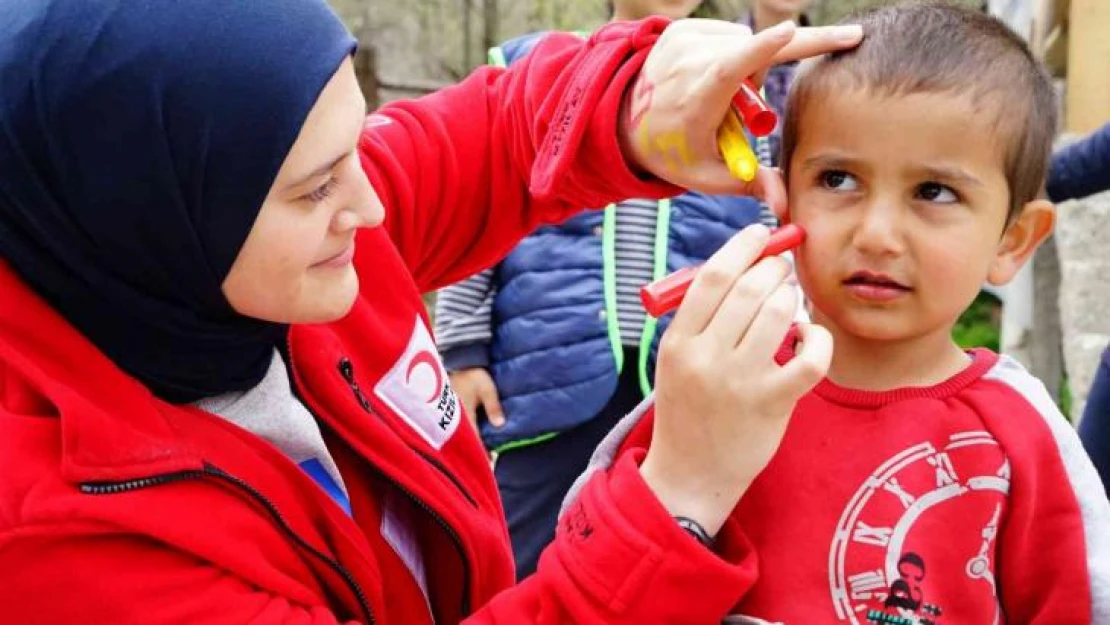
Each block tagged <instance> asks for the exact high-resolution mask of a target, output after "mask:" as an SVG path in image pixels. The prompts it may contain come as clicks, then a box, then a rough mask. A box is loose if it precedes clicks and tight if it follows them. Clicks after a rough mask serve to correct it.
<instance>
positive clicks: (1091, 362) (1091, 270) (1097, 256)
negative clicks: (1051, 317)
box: [1055, 193, 1110, 420]
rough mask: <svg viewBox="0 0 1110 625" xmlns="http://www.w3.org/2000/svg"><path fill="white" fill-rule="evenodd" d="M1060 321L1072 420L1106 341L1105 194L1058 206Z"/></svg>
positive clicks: (1109, 295) (1109, 231) (1109, 335)
mask: <svg viewBox="0 0 1110 625" xmlns="http://www.w3.org/2000/svg"><path fill="white" fill-rule="evenodd" d="M1055 239H1056V250H1057V253H1058V254H1059V259H1060V299H1059V302H1060V325H1061V327H1062V330H1063V346H1064V367H1065V370H1066V371H1067V373H1068V382H1069V386H1070V388H1071V393H1072V414H1071V417H1072V419H1073V420H1076V419H1078V417H1079V415H1081V414H1082V412H1083V406H1084V405H1085V403H1086V399H1087V392H1088V390H1089V389H1090V387H1091V381H1092V380H1093V379H1094V374H1095V371H1096V370H1097V368H1098V363H1099V358H1100V356H1101V354H1102V350H1103V349H1105V348H1106V346H1107V344H1110V193H1103V194H1101V195H1095V196H1092V197H1089V198H1085V199H1082V200H1077V201H1072V202H1064V203H1063V204H1060V206H1059V221H1058V224H1057V228H1056V236H1055Z"/></svg>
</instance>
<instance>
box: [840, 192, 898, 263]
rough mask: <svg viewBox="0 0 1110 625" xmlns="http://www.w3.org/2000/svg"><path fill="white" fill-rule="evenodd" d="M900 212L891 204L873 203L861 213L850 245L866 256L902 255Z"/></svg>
mask: <svg viewBox="0 0 1110 625" xmlns="http://www.w3.org/2000/svg"><path fill="white" fill-rule="evenodd" d="M901 212H902V211H901V210H899V209H898V208H897V207H896V206H894V205H893V204H891V203H885V202H884V203H874V204H872V205H870V206H868V207H867V208H866V209H865V210H864V211H863V213H862V215H861V218H860V222H859V224H858V225H857V227H856V230H855V234H854V236H853V237H852V243H853V245H855V247H856V249H858V250H859V251H860V252H861V253H863V254H866V255H868V256H897V255H899V254H901V253H902V251H903V249H904V247H903V240H902V223H901V222H902V216H901Z"/></svg>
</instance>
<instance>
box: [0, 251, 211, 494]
mask: <svg viewBox="0 0 1110 625" xmlns="http://www.w3.org/2000/svg"><path fill="white" fill-rule="evenodd" d="M0 300H2V301H3V302H4V305H3V306H0V411H9V410H12V409H13V403H14V402H15V397H16V395H17V394H18V396H19V398H20V401H19V402H18V403H19V406H20V407H19V408H18V409H17V410H18V411H19V412H20V413H23V414H26V412H27V411H28V410H30V411H31V413H32V414H31V416H38V417H45V418H57V419H58V420H59V423H60V428H61V434H62V439H61V462H62V464H61V470H62V475H63V477H65V479H67V480H70V481H73V482H96V481H122V480H128V479H135V478H139V477H148V476H151V475H158V474H163V473H171V472H175V471H182V470H188V469H199V468H200V467H201V466H202V462H201V459H200V456H199V454H198V453H197V452H196V450H194V449H191V448H190V447H189V445H188V444H187V443H186V442H185V439H184V438H183V437H181V436H179V435H178V434H177V431H176V429H175V426H174V417H175V416H182V415H183V408H181V407H177V406H173V405H171V404H168V403H166V402H163V401H161V400H159V399H158V398H156V397H154V396H153V395H151V393H150V392H149V391H148V390H147V389H146V388H145V387H143V386H142V385H141V384H140V383H139V382H137V381H136V380H134V379H133V378H131V377H130V376H129V375H127V374H126V373H125V372H123V371H122V370H121V369H119V368H118V367H117V366H116V365H115V364H114V363H112V362H111V361H110V360H109V359H108V358H107V357H106V356H105V355H104V354H103V353H101V352H100V351H99V350H98V349H97V348H96V347H95V346H94V345H93V344H92V343H91V342H89V341H88V339H86V338H85V337H84V336H82V335H81V334H80V332H78V331H77V330H76V329H75V328H74V327H73V326H72V325H70V324H69V322H67V321H66V320H65V319H64V318H62V317H61V316H60V315H59V314H58V313H57V312H56V311H54V310H53V309H52V308H51V307H50V306H49V305H48V304H47V303H46V301H44V300H43V299H42V298H41V297H40V296H39V295H37V294H36V293H35V292H33V291H32V290H31V289H30V287H29V286H28V285H27V284H26V283H25V282H23V280H21V279H20V278H19V276H18V275H17V274H16V273H15V271H14V270H13V269H12V268H11V266H10V265H8V264H7V263H4V262H2V261H0ZM28 398H31V399H32V401H27V400H28ZM31 406H33V408H29V407H31Z"/></svg>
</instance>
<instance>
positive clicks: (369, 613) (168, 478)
mask: <svg viewBox="0 0 1110 625" xmlns="http://www.w3.org/2000/svg"><path fill="white" fill-rule="evenodd" d="M206 477H208V478H215V479H217V480H220V481H223V482H226V483H229V484H231V485H232V486H234V487H235V488H236V489H238V490H240V491H242V492H244V493H246V494H247V495H248V496H250V497H251V498H252V499H254V500H255V501H257V502H258V503H260V504H262V507H263V508H265V509H266V511H267V512H268V513H269V514H270V517H271V518H273V520H274V521H275V522H276V523H277V526H278V527H279V528H280V529H281V531H282V533H284V534H285V535H286V536H288V537H289V538H291V539H293V542H294V543H296V544H297V545H298V546H299V547H301V548H302V549H304V550H305V551H307V552H308V553H310V554H312V556H314V557H315V558H316V559H318V560H320V561H321V562H323V563H324V564H326V565H328V567H329V568H331V569H332V570H333V571H335V572H336V573H338V574H339V576H340V577H342V578H343V579H344V581H346V582H347V586H348V587H349V588H350V589H351V591H352V592H353V593H354V594H355V597H356V598H357V599H358V604H359V607H360V608H362V612H363V614H364V615H365V616H366V622H367V624H368V625H374V623H375V620H374V611H373V610H371V609H370V603H369V602H368V601H367V600H366V593H365V592H363V590H362V587H361V586H359V584H358V582H357V581H355V578H354V575H352V574H351V572H350V571H348V570H347V569H346V568H345V567H344V566H343V565H342V564H340V563H339V562H338V561H337V560H335V559H334V558H330V557H328V556H327V555H326V554H324V553H323V552H321V551H320V550H318V549H316V548H315V547H313V546H312V545H310V544H308V541H306V540H305V539H303V538H301V536H300V535H299V534H297V533H296V532H294V531H293V528H292V527H290V526H289V523H288V522H287V521H286V520H285V516H284V515H282V513H281V511H280V510H278V509H277V506H275V505H274V503H273V502H272V501H270V499H269V498H267V497H266V496H265V495H263V494H262V493H260V492H259V491H258V490H257V489H256V488H254V487H253V486H251V485H250V484H248V483H246V482H244V481H243V480H241V479H239V478H237V477H235V476H234V475H231V474H230V473H227V472H226V471H224V470H223V469H220V468H218V467H216V466H213V465H210V464H208V463H205V464H204V468H203V469H202V470H195V469H194V470H189V471H178V472H175V473H165V474H162V475H152V476H150V477H144V478H139V479H134V480H127V481H124V482H86V483H83V484H81V492H83V493H86V494H89V495H115V494H118V493H125V492H128V491H134V490H139V489H142V488H150V487H153V486H161V485H164V484H172V483H174V482H182V481H185V480H193V479H203V478H206Z"/></svg>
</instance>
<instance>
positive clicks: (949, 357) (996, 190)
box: [594, 4, 1110, 625]
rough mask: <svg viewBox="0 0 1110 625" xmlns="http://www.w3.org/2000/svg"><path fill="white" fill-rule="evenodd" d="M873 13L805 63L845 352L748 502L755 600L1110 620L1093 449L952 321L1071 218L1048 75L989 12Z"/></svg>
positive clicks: (806, 606) (810, 169)
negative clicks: (1048, 187)
mask: <svg viewBox="0 0 1110 625" xmlns="http://www.w3.org/2000/svg"><path fill="white" fill-rule="evenodd" d="M855 21H858V22H860V23H862V24H863V26H864V33H865V35H864V42H863V44H862V45H860V46H859V48H858V49H856V50H853V51H851V52H847V53H843V54H834V55H832V56H829V57H826V58H823V59H820V60H818V61H816V62H813V63H811V64H810V65H808V66H805V67H803V68H802V69H801V71H800V73H799V76H798V77H797V78H796V82H795V85H794V88H793V91H792V92H791V99H790V101H789V104H788V115H787V118H786V120H785V131H784V132H785V135H784V146H783V147H784V152H783V156H784V160H783V163H784V165H785V167H786V171H787V177H788V184H789V193H790V204H791V207H792V209H791V218H792V219H793V221H794V222H795V223H798V224H800V225H802V226H803V227H804V228H805V229H806V230H807V232H808V235H809V236H808V239H807V241H806V243H805V245H804V246H803V247H802V248H800V250H799V251H798V253H797V256H796V259H797V268H798V274H799V279H800V281H801V284H802V286H803V288H804V290H805V292H806V294H807V296H808V297H809V299H810V301H811V302H812V304H813V316H814V321H816V322H817V323H820V324H821V325H823V326H824V327H826V328H827V329H828V330H829V332H830V333H831V334H832V336H833V338H834V344H835V350H834V355H833V361H832V365H831V368H830V370H829V373H828V377H827V379H826V380H824V381H822V382H821V383H820V384H819V385H818V386H817V387H815V388H814V389H813V391H811V392H810V393H809V394H807V395H806V396H805V397H803V399H802V400H801V401H800V402H799V403H798V404H797V406H796V408H795V410H794V414H793V416H792V418H791V422H790V425H789V427H788V428H787V430H786V433H785V435H784V437H783V440H782V442H781V445H780V447H779V451H778V452H777V455H776V456H775V457H774V459H773V460H772V461H771V462H770V464H769V465H768V466H767V468H766V470H765V471H764V472H763V473H762V474H761V475H760V476H759V478H758V479H757V480H756V481H755V482H753V483H752V485H751V486H750V488H749V489H748V490H747V491H746V493H745V494H744V496H743V498H742V499H741V500H740V503H739V505H738V506H737V507H736V509H735V511H734V512H733V515H732V520H733V521H734V522H736V523H738V524H739V525H740V527H742V528H743V530H744V532H745V533H746V535H747V537H748V538H749V539H750V540H751V542H752V543H753V544H754V546H755V551H756V552H757V553H758V571H759V573H758V577H757V579H756V580H755V581H754V583H753V584H752V585H750V586H748V587H746V588H740V589H737V592H738V595H739V602H738V605H737V608H736V610H735V611H736V613H737V614H744V615H748V616H749V617H751V618H754V619H763V620H766V621H771V622H782V623H788V624H794V623H831V622H850V623H905V624H912V623H949V624H960V625H965V624H979V623H984V624H990V623H1000V622H1009V623H1091V622H1094V623H1108V622H1110V536H1108V534H1110V504H1108V503H1107V501H1106V498H1105V494H1104V492H1103V490H1102V487H1101V485H1100V483H1099V480H1098V477H1097V475H1096V474H1095V472H1094V470H1093V468H1092V466H1091V463H1090V461H1089V460H1088V458H1087V457H1086V456H1085V455H1084V453H1083V450H1082V448H1081V447H1080V445H1079V442H1078V440H1077V438H1076V436H1075V434H1074V432H1073V431H1072V429H1071V427H1070V426H1069V425H1068V423H1067V421H1066V420H1065V419H1064V417H1063V416H1061V415H1060V413H1059V412H1058V410H1057V409H1056V406H1055V405H1054V403H1053V401H1052V398H1050V397H1049V396H1048V395H1047V393H1046V392H1045V390H1044V387H1043V385H1042V384H1041V383H1040V382H1039V381H1037V380H1036V379H1035V378H1033V377H1032V376H1031V375H1029V374H1028V373H1026V372H1025V371H1024V370H1023V369H1022V368H1021V366H1020V365H1018V364H1017V363H1016V362H1014V361H1012V360H1010V359H1008V358H1006V357H1000V356H998V355H996V354H994V353H992V352H990V351H988V350H982V349H975V350H971V351H964V350H962V349H960V348H959V347H958V346H957V345H956V344H955V343H954V342H953V341H952V338H951V330H952V326H953V324H954V323H955V321H956V319H957V317H958V316H959V315H960V313H961V312H962V311H963V310H964V308H965V307H966V306H967V305H968V304H969V303H970V302H971V301H972V299H973V298H974V297H975V295H976V293H977V292H978V291H979V288H980V287H981V285H982V284H983V283H984V282H990V283H993V284H1003V283H1005V282H1007V281H1008V280H1009V279H1010V278H1011V277H1012V276H1013V275H1014V274H1015V273H1016V272H1017V271H1018V269H1019V268H1020V267H1021V266H1022V265H1023V264H1024V263H1025V262H1027V261H1028V260H1029V258H1030V257H1031V256H1032V254H1033V251H1034V250H1035V249H1036V247H1037V246H1038V244H1040V243H1041V242H1043V241H1044V239H1045V238H1046V237H1047V236H1048V234H1049V233H1050V232H1051V230H1052V226H1053V222H1054V209H1053V206H1052V205H1051V204H1050V203H1049V202H1047V201H1045V200H1041V199H1038V195H1039V192H1040V190H1041V188H1042V185H1043V184H1044V179H1045V169H1046V165H1047V161H1048V157H1049V152H1050V148H1051V144H1052V137H1053V131H1054V128H1055V124H1056V113H1055V105H1054V96H1053V90H1052V87H1051V84H1050V82H1049V79H1048V77H1047V76H1046V75H1045V74H1044V72H1043V71H1042V70H1041V69H1040V67H1039V66H1038V64H1037V63H1036V62H1035V61H1034V59H1033V58H1032V56H1031V55H1030V53H1029V51H1028V49H1027V48H1026V47H1025V45H1024V44H1023V43H1022V42H1021V41H1020V40H1019V39H1018V38H1017V37H1015V36H1014V35H1013V34H1012V33H1011V32H1010V31H1008V30H1007V29H1006V28H1005V26H1003V25H1002V24H1001V23H1000V22H998V21H996V20H994V19H992V18H989V17H986V16H984V15H981V14H977V13H974V12H971V11H965V10H962V9H957V8H954V7H951V6H946V5H936V4H926V5H922V4H914V5H901V6H894V7H886V8H880V9H877V10H873V11H870V12H867V13H863V14H861V15H860V16H858V17H857V18H856V20H855ZM793 343H794V341H793V340H791V339H790V337H788V340H787V341H785V342H784V347H783V348H782V350H781V351H780V355H779V361H780V362H785V361H786V360H788V359H790V358H791V357H792V356H793V351H792V349H793ZM634 414H635V413H634ZM639 416H646V417H648V418H645V419H641V420H640V422H639V423H638V424H636V425H635V427H633V426H632V425H631V423H632V422H633V421H635V419H636V418H637V417H639ZM650 417H651V412H650V410H648V409H646V408H645V409H644V410H642V411H639V414H637V415H636V416H635V417H633V418H630V419H628V420H627V421H626V422H625V424H623V425H622V426H619V427H618V428H617V430H616V431H614V434H613V435H612V437H611V440H609V441H607V442H606V443H603V444H602V447H601V448H600V450H599V452H598V453H597V454H596V455H595V459H594V461H595V462H596V463H604V462H605V460H604V456H606V451H607V450H612V448H614V447H617V446H618V445H622V446H623V447H625V448H627V447H632V446H646V445H647V441H648V438H649V437H650V433H651V426H650V425H649V423H650V421H651V418H650ZM630 429H632V431H631V432H629V430H630ZM622 432H623V434H621V433H622ZM621 438H623V439H624V440H623V441H620V439H621ZM753 564H755V563H754V562H753Z"/></svg>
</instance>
